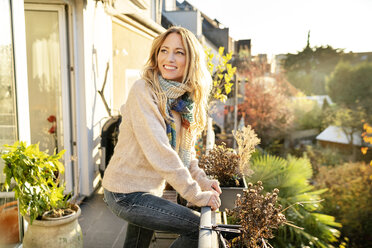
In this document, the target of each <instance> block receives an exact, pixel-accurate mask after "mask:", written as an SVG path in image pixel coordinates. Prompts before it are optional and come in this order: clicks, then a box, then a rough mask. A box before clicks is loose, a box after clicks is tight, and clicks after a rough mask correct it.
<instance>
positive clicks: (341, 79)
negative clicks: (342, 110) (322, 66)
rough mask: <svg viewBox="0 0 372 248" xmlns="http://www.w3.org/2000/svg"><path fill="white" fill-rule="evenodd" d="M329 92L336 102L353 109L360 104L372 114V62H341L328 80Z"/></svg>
mask: <svg viewBox="0 0 372 248" xmlns="http://www.w3.org/2000/svg"><path fill="white" fill-rule="evenodd" d="M327 92H328V94H329V96H330V97H331V98H332V100H333V101H334V102H336V103H338V104H340V105H346V107H347V108H349V109H353V110H354V109H357V107H358V106H360V107H362V108H363V109H364V110H365V111H366V112H367V114H368V115H372V97H371V93H372V63H361V64H358V65H356V66H352V65H351V64H350V63H344V62H341V63H339V64H338V65H337V66H336V68H335V70H334V72H333V73H332V75H331V76H330V78H329V79H328V81H327Z"/></svg>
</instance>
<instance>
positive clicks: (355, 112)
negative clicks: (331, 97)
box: [325, 106, 367, 161]
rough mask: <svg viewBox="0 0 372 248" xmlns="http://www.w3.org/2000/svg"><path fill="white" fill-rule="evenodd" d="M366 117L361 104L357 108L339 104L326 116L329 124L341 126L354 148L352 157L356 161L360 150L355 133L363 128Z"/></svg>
mask: <svg viewBox="0 0 372 248" xmlns="http://www.w3.org/2000/svg"><path fill="white" fill-rule="evenodd" d="M366 117H367V115H366V112H365V111H364V109H363V108H361V107H360V106H359V107H357V108H356V109H350V108H347V107H340V106H337V107H333V108H330V109H329V110H328V114H327V115H326V118H325V122H326V123H327V124H329V125H335V126H338V127H340V128H341V130H342V131H343V133H344V134H345V135H346V137H347V139H348V141H349V146H350V149H351V150H352V154H351V159H352V160H353V161H355V159H356V155H357V151H358V150H357V147H356V146H355V145H354V135H355V134H356V133H358V132H360V131H361V130H362V127H363V121H364V120H365V119H366Z"/></svg>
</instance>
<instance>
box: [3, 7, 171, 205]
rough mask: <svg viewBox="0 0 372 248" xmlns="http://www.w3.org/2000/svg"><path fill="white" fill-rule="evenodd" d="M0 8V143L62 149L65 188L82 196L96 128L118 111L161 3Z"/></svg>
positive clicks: (95, 156)
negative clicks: (38, 145)
mask: <svg viewBox="0 0 372 248" xmlns="http://www.w3.org/2000/svg"><path fill="white" fill-rule="evenodd" d="M0 6H1V8H0V12H1V15H0V18H1V25H2V28H1V31H0V32H1V35H0V63H1V66H0V146H2V145H4V144H12V143H13V142H14V141H16V140H22V141H26V142H27V143H28V144H30V143H37V142H40V148H41V149H42V150H45V149H47V150H49V152H50V153H51V152H53V151H54V150H55V149H56V150H58V151H61V150H62V149H64V150H66V152H65V155H64V161H63V162H64V165H65V168H66V171H65V178H64V181H65V182H66V191H67V192H70V193H71V194H72V196H73V197H74V198H75V199H78V198H80V197H82V196H89V195H90V194H91V193H92V192H93V191H94V189H95V187H96V186H97V184H98V183H99V181H100V175H99V173H98V166H99V164H100V163H101V153H100V134H101V128H102V126H103V124H104V123H105V122H106V120H107V119H108V118H109V117H110V115H116V114H118V112H119V108H120V106H121V105H122V104H123V103H125V101H126V98H127V95H128V92H129V89H130V87H131V85H132V84H133V82H134V81H135V80H136V79H138V78H139V72H140V71H141V69H142V67H143V65H144V63H145V61H146V60H147V57H148V53H149V50H150V47H151V43H152V40H153V38H154V37H156V36H157V35H158V34H160V33H161V32H163V31H164V30H165V29H164V28H163V27H162V26H161V25H160V19H161V9H160V7H161V0H152V1H150V0H104V1H95V0H85V1H80V0H24V1H23V0H13V1H11V0H5V1H1V3H0ZM3 166H4V164H2V162H0V170H1V171H2V170H3ZM3 181H4V176H3V175H2V174H0V183H1V182H3ZM8 197H9V194H8V193H5V192H0V198H8Z"/></svg>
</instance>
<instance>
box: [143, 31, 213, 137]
mask: <svg viewBox="0 0 372 248" xmlns="http://www.w3.org/2000/svg"><path fill="white" fill-rule="evenodd" d="M171 33H177V34H179V35H180V36H181V39H182V44H183V46H184V48H185V52H186V67H185V72H184V75H183V79H182V83H184V84H186V85H187V86H189V87H190V88H191V89H192V90H191V94H190V96H191V99H192V100H193V101H194V103H195V105H194V113H193V114H194V122H193V123H191V130H192V131H196V133H200V132H201V131H203V129H204V127H205V125H206V118H207V113H206V112H207V99H208V95H209V92H210V89H211V85H212V79H211V76H210V74H209V71H208V69H207V64H206V60H205V52H204V50H203V48H202V46H201V44H200V43H199V41H198V40H197V39H196V37H195V35H194V34H193V33H192V32H190V31H189V30H187V29H185V28H182V27H171V28H169V29H168V30H167V31H165V32H164V33H162V34H161V35H159V36H158V37H156V38H155V39H154V41H153V43H152V47H151V51H150V57H149V59H148V61H147V63H146V65H145V68H144V70H143V73H142V78H143V79H144V80H145V81H146V83H147V84H148V85H149V86H150V88H151V89H152V90H153V92H154V93H155V95H156V97H157V99H156V100H157V104H158V106H159V109H160V113H161V114H162V116H163V117H164V119H165V120H166V121H167V122H169V121H170V120H171V117H170V116H169V115H168V113H167V111H166V104H167V97H166V95H165V94H164V92H163V91H162V89H161V88H160V83H159V80H158V75H159V73H160V72H159V68H158V54H159V50H160V47H161V45H162V44H163V42H164V40H165V39H166V38H167V36H168V35H169V34H171Z"/></svg>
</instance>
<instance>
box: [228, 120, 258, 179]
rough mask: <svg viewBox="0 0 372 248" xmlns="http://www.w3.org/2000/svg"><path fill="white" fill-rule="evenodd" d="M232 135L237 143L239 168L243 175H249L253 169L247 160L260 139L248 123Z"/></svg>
mask: <svg viewBox="0 0 372 248" xmlns="http://www.w3.org/2000/svg"><path fill="white" fill-rule="evenodd" d="M233 135H234V138H235V140H236V143H237V144H238V155H239V157H240V160H239V170H240V171H241V173H242V174H243V175H246V176H249V175H251V174H252V173H253V171H252V170H251V169H249V160H250V158H251V156H252V153H253V152H254V151H255V147H256V145H258V144H259V143H260V141H261V140H260V139H259V138H258V137H257V134H256V133H255V132H254V130H253V129H252V128H251V126H250V125H248V126H246V127H243V128H242V129H241V130H238V131H236V132H233Z"/></svg>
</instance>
